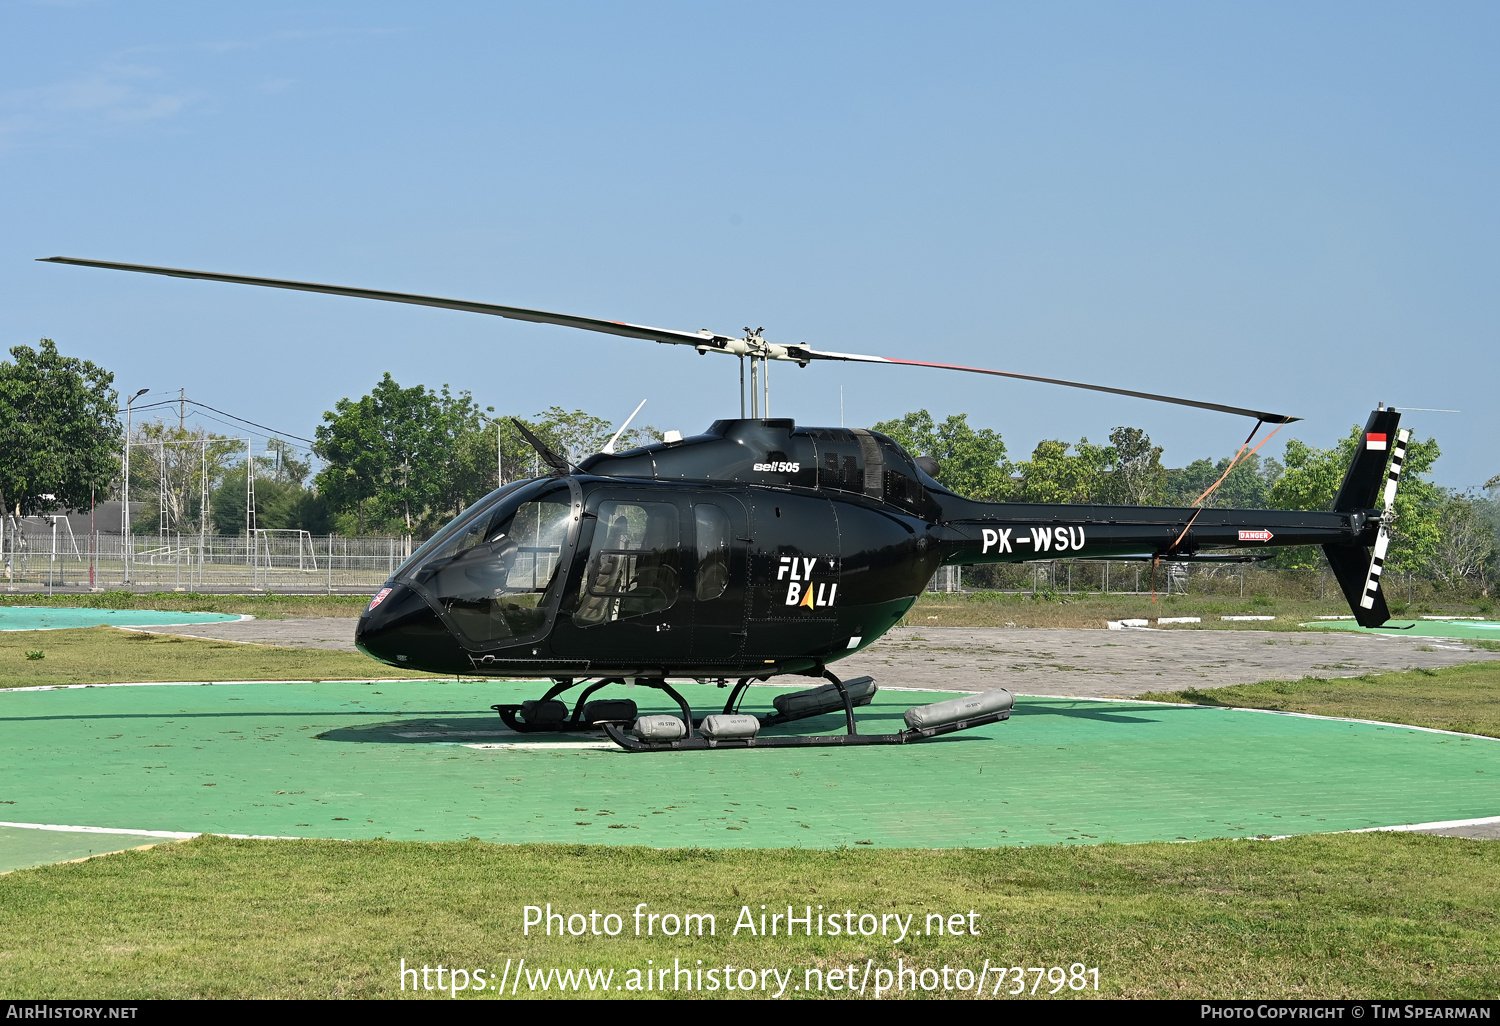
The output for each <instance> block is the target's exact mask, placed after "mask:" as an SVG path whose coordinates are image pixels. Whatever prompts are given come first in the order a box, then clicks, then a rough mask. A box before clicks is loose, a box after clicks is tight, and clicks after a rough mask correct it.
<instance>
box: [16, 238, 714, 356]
mask: <svg viewBox="0 0 1500 1026" xmlns="http://www.w3.org/2000/svg"><path fill="white" fill-rule="evenodd" d="M38 259H40V260H41V261H42V262H44V263H51V264H76V265H78V266H80V267H103V268H105V269H106V270H111V271H138V272H140V273H143V274H164V275H167V276H168V277H172V278H201V279H203V280H205V281H223V282H228V283H230V284H231V285H262V286H265V287H266V288H272V289H292V290H294V291H297V292H322V293H326V294H327V295H330V296H350V297H352V298H354V299H378V300H382V301H384V302H387V303H410V304H412V305H414V306H435V307H438V308H439V309H443V310H462V311H464V312H465V313H479V314H490V315H492V316H495V317H509V318H510V319H511V320H516V321H534V322H536V323H538V324H560V325H562V326H563V327H566V328H583V329H585V330H587V331H603V332H607V333H608V334H611V335H624V336H625V337H627V338H640V339H646V340H648V341H652V342H667V343H672V344H674V345H684V346H701V345H711V346H715V347H718V346H721V345H722V344H723V343H724V342H726V341H728V336H725V335H718V334H715V333H714V332H711V331H707V330H704V331H676V330H674V329H672V328H652V327H648V326H646V325H644V324H627V323H625V322H624V321H605V320H599V319H598V318H594V317H577V316H574V315H573V314H559V313H548V312H547V311H546V310H527V309H525V308H523V307H519V306H501V305H500V304H498V303H475V302H471V301H469V300H466V299H443V298H441V297H439V296H418V295H413V294H411V293H408V292H383V291H380V290H378V289H356V288H350V287H348V286H345V285H320V284H318V283H316V282H310V281H285V280H283V279H281V278H252V277H250V276H248V275H243V274H216V273H214V272H212V271H189V270H184V269H182V268H180V267H150V266H147V265H145V264H116V263H111V262H109V261H106V260H82V259H79V258H77V257H60V256H57V257H39V258H38Z"/></svg>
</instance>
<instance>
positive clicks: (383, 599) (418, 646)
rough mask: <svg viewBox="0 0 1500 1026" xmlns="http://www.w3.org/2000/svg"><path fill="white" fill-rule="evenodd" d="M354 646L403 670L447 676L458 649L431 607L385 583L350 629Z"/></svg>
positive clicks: (399, 587)
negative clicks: (445, 673)
mask: <svg viewBox="0 0 1500 1026" xmlns="http://www.w3.org/2000/svg"><path fill="white" fill-rule="evenodd" d="M354 644H355V647H357V648H358V649H359V650H360V651H361V652H363V653H365V655H367V656H370V657H371V658H373V659H378V660H380V661H381V662H382V663H387V664H389V665H391V666H400V667H403V668H405V669H412V670H415V669H423V670H430V669H436V667H435V666H434V663H435V662H436V663H442V664H443V666H442V668H441V669H437V672H440V673H444V672H449V671H448V668H447V664H448V663H450V662H451V661H453V659H454V658H456V657H458V656H459V655H460V652H459V646H458V644H457V643H456V642H455V640H454V638H453V635H452V634H450V633H449V632H448V628H447V627H446V626H444V624H443V622H442V621H441V620H439V619H438V616H437V614H436V613H435V612H433V610H432V607H431V606H429V605H428V604H427V602H426V601H425V600H424V599H423V598H422V596H421V595H418V594H417V593H416V592H415V591H413V590H412V589H411V588H409V587H407V586H406V585H405V584H401V583H399V582H395V581H392V582H388V583H387V584H386V585H385V586H384V587H383V588H381V589H380V591H378V592H376V594H375V597H374V598H372V599H371V600H370V604H369V606H368V607H366V609H365V611H364V613H363V614H362V615H361V616H360V618H359V624H358V626H356V627H355V629H354Z"/></svg>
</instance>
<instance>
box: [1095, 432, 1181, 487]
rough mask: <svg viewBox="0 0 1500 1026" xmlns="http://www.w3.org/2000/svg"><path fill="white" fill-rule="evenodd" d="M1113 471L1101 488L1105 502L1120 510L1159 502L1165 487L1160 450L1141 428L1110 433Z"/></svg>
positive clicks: (1164, 474) (1164, 473) (1165, 477)
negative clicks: (1119, 506) (1116, 506)
mask: <svg viewBox="0 0 1500 1026" xmlns="http://www.w3.org/2000/svg"><path fill="white" fill-rule="evenodd" d="M1109 444H1110V447H1111V448H1113V449H1114V452H1115V456H1114V470H1113V472H1112V473H1111V474H1110V475H1109V479H1108V480H1107V481H1106V482H1104V484H1103V491H1104V496H1103V498H1104V501H1105V502H1109V503H1114V504H1117V505H1121V506H1154V505H1157V504H1158V503H1160V502H1161V501H1162V494H1163V490H1164V489H1165V487H1166V483H1167V471H1166V468H1165V467H1163V466H1162V465H1161V454H1162V447H1161V446H1159V445H1152V444H1151V436H1150V435H1148V434H1146V432H1144V431H1142V430H1141V429H1140V428H1133V427H1123V426H1122V427H1117V428H1115V429H1114V430H1113V431H1111V432H1110V433H1109Z"/></svg>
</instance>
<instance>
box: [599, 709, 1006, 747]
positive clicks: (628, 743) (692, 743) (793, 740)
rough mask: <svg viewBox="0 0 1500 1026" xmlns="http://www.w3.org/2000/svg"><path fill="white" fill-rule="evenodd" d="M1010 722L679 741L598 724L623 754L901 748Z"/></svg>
mask: <svg viewBox="0 0 1500 1026" xmlns="http://www.w3.org/2000/svg"><path fill="white" fill-rule="evenodd" d="M1008 719H1010V713H1009V712H1003V713H986V714H985V715H983V716H976V717H974V718H972V719H967V720H957V721H955V722H953V723H945V724H943V725H942V726H940V727H921V728H918V729H916V730H903V731H901V732H900V733H899V734H790V735H786V736H783V737H746V738H722V739H718V738H708V737H703V736H701V735H700V736H698V737H689V738H683V739H682V740H680V741H642V740H641V739H640V738H638V737H632V736H631V735H629V734H627V733H625V729H626V728H627V727H629V723H627V722H624V721H605V722H603V723H601V724H600V726H601V727H603V728H604V732H605V733H606V734H608V735H609V739H610V740H611V741H613V742H614V743H615V744H617V745H619V746H620V747H621V748H623V749H625V750H626V751H627V752H703V751H707V750H709V749H711V748H713V749H717V748H837V747H840V746H843V747H850V746H854V745H905V744H911V743H913V742H915V741H926V740H927V739H928V738H930V737H937V736H938V735H940V734H951V733H953V732H954V731H956V730H968V729H969V728H970V727H982V726H984V725H985V724H987V723H1000V722H1002V721H1004V720H1008Z"/></svg>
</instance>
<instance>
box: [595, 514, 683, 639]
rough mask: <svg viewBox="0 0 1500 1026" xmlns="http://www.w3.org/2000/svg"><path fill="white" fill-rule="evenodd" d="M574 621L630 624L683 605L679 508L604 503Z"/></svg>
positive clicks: (596, 526)
mask: <svg viewBox="0 0 1500 1026" xmlns="http://www.w3.org/2000/svg"><path fill="white" fill-rule="evenodd" d="M598 516H599V522H598V523H597V524H596V525H595V526H594V541H593V545H592V546H591V547H590V550H589V561H588V565H587V567H585V569H584V574H583V583H582V584H581V585H580V587H579V590H578V608H577V609H576V610H575V611H574V613H573V619H574V621H575V622H577V623H581V624H595V623H607V622H608V621H610V620H624V619H627V618H629V617H632V616H642V615H644V614H646V613H655V612H658V611H660V610H663V609H666V608H667V607H668V606H670V605H671V604H672V603H673V602H675V601H676V600H677V589H678V558H677V544H678V536H679V531H678V526H677V507H676V506H674V505H672V504H671V503H666V502H603V503H600V504H599V514H598Z"/></svg>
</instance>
